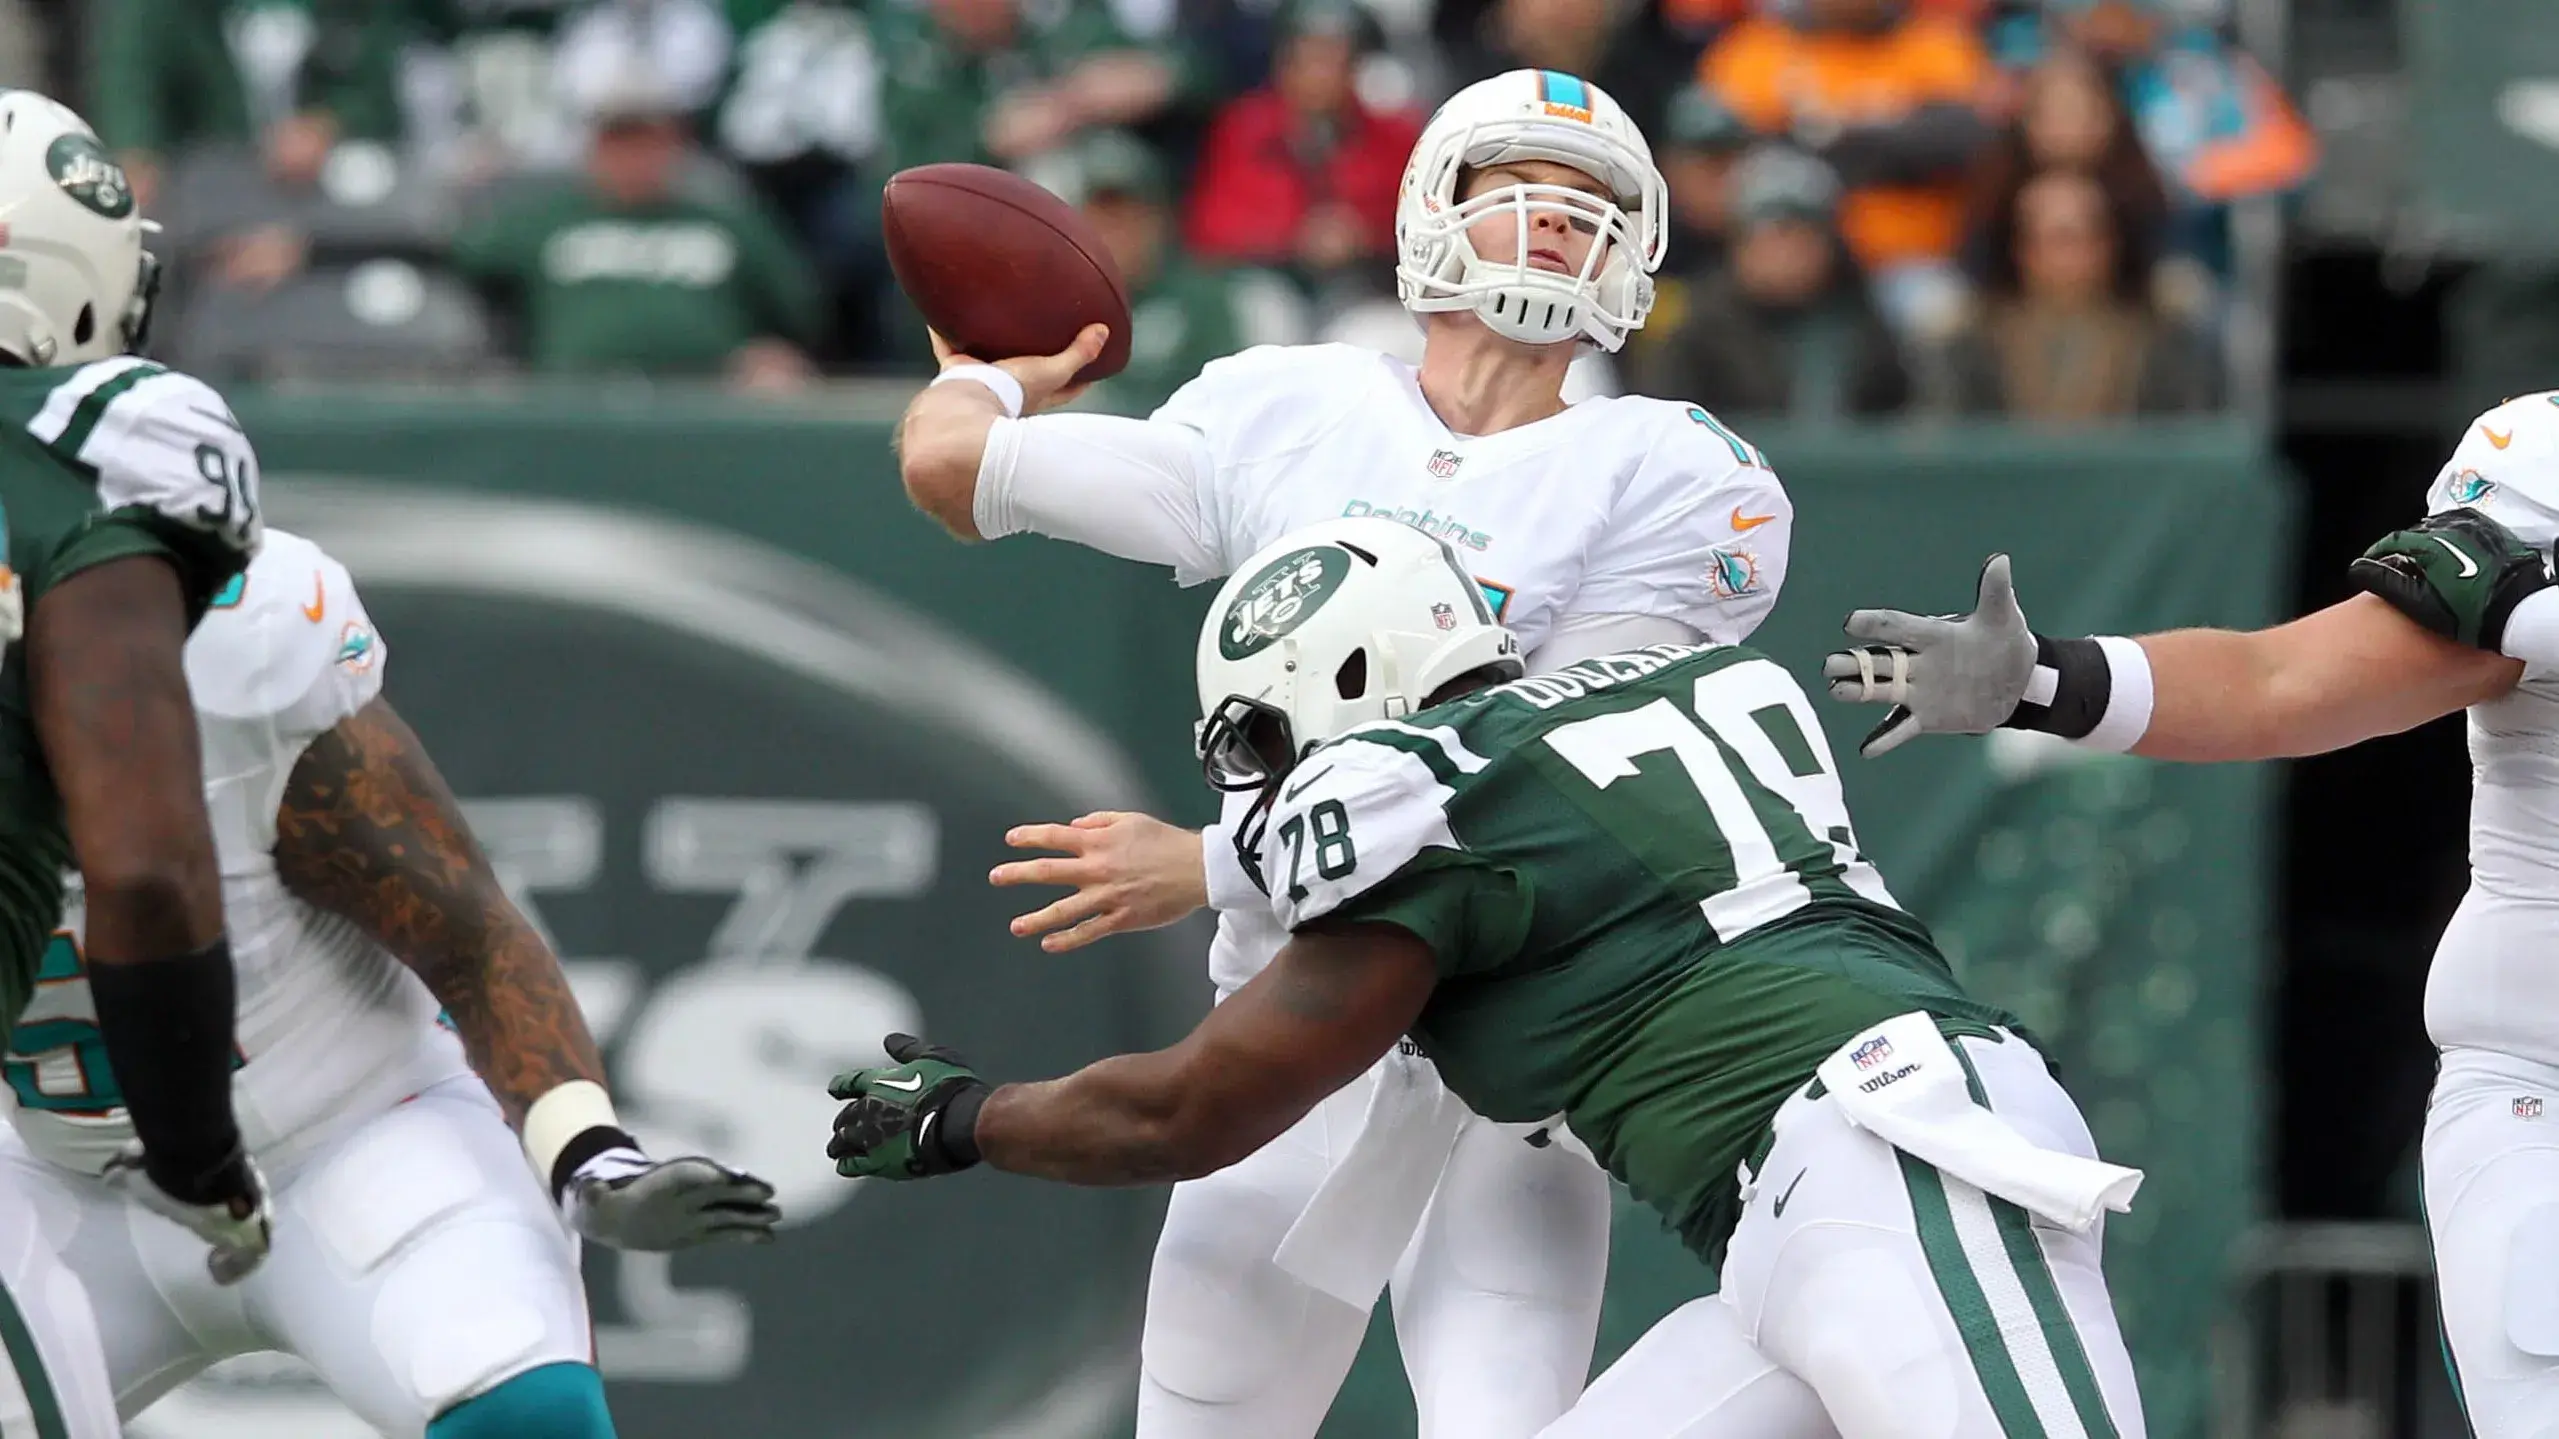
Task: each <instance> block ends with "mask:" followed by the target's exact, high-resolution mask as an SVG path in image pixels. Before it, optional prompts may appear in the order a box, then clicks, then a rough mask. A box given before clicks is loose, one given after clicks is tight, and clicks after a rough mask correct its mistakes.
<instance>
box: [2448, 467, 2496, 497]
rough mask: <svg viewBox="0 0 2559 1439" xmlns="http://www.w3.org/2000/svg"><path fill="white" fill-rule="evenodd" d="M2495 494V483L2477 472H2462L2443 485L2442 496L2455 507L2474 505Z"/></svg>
mask: <svg viewBox="0 0 2559 1439" xmlns="http://www.w3.org/2000/svg"><path fill="white" fill-rule="evenodd" d="M2496 492H2497V482H2496V481H2494V480H2492V479H2489V478H2488V477H2487V476H2486V475H2483V474H2481V473H2479V472H2478V471H2477V470H2463V471H2462V472H2460V473H2459V474H2457V475H2454V476H2453V477H2452V478H2451V479H2450V480H2448V481H2446V482H2445V484H2444V495H2445V497H2446V498H2448V499H2449V500H2450V501H2451V502H2452V503H2454V504H2456V505H2475V504H2477V503H2479V502H2480V501H2481V500H2484V499H2486V498H2488V497H2489V496H2490V495H2493V494H2495V493H2496Z"/></svg>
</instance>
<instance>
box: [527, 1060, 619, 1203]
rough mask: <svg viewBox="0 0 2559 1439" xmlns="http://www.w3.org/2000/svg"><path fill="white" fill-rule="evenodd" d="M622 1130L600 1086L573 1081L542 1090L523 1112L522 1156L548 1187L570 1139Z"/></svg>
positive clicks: (611, 1097)
mask: <svg viewBox="0 0 2559 1439" xmlns="http://www.w3.org/2000/svg"><path fill="white" fill-rule="evenodd" d="M621 1127H622V1121H621V1119H620V1117H619V1116H617V1115H615V1114H614V1112H613V1096H611V1095H609V1094H606V1093H605V1092H604V1086H603V1085H601V1084H598V1083H596V1082H595V1081H594V1080H591V1079H572V1080H570V1081H569V1082H568V1083H566V1084H562V1085H558V1086H555V1087H553V1088H552V1089H549V1090H547V1091H545V1092H544V1093H543V1095H542V1097H541V1098H540V1099H537V1100H535V1101H533V1106H532V1108H530V1109H527V1110H525V1111H524V1154H525V1157H526V1158H528V1159H530V1160H532V1161H533V1172H534V1173H535V1174H536V1175H538V1176H540V1178H541V1180H542V1182H543V1183H544V1184H549V1183H550V1182H551V1169H552V1166H554V1165H556V1164H557V1163H559V1160H560V1151H561V1150H563V1149H565V1148H567V1147H568V1143H569V1141H570V1140H572V1139H575V1138H577V1137H578V1136H579V1135H581V1134H584V1133H586V1132H587V1131H588V1130H590V1129H620V1128H621Z"/></svg>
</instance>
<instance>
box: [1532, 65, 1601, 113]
mask: <svg viewBox="0 0 2559 1439" xmlns="http://www.w3.org/2000/svg"><path fill="white" fill-rule="evenodd" d="M1537 95H1538V98H1539V99H1541V100H1544V101H1546V102H1547V103H1548V104H1552V105H1570V106H1572V107H1573V108H1574V109H1576V110H1587V109H1589V108H1590V87H1589V86H1588V85H1585V84H1583V83H1582V82H1581V77H1579V76H1577V75H1567V74H1565V73H1564V72H1563V71H1561V70H1540V71H1538V72H1537Z"/></svg>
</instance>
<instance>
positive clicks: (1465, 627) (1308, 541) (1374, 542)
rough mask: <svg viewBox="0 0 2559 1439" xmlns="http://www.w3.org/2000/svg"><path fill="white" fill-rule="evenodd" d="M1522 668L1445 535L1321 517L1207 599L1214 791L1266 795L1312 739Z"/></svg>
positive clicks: (1205, 683)
mask: <svg viewBox="0 0 2559 1439" xmlns="http://www.w3.org/2000/svg"><path fill="white" fill-rule="evenodd" d="M1523 668H1524V666H1523V665H1522V663H1521V660H1520V653H1519V640H1518V638H1517V637H1516V636H1514V635H1513V634H1512V633H1511V632H1510V631H1509V630H1506V629H1504V628H1502V627H1501V626H1500V625H1497V624H1495V623H1493V612H1492V610H1491V609H1490V608H1489V607H1488V606H1487V605H1486V604H1485V603H1484V591H1483V588H1482V586H1480V585H1478V584H1476V582H1475V581H1474V580H1473V579H1472V578H1471V577H1469V576H1468V575H1467V573H1466V569H1465V567H1464V566H1463V565H1461V564H1459V563H1458V560H1457V553H1456V552H1455V551H1454V550H1451V549H1450V548H1449V547H1448V543H1447V541H1445V540H1442V539H1439V538H1437V537H1436V536H1432V535H1426V534H1424V533H1422V532H1421V531H1420V530H1417V529H1415V528H1413V527H1412V526H1410V525H1407V524H1404V523H1402V522H1400V521H1397V520H1389V519H1382V518H1377V517H1374V516H1362V517H1360V518H1356V519H1341V520H1326V521H1325V522H1324V523H1322V524H1319V525H1310V526H1308V527H1306V528H1305V529H1302V530H1299V531H1297V532H1296V533H1294V534H1291V535H1289V536H1288V537H1287V538H1285V539H1282V540H1281V541H1280V542H1279V543H1277V544H1274V545H1272V546H1270V547H1269V548H1267V549H1265V550H1263V551H1262V552H1261V553H1259V554H1257V555H1255V556H1253V557H1252V558H1251V559H1249V560H1246V561H1245V562H1244V563H1243V564H1241V565H1239V566H1237V567H1236V570H1235V573H1234V574H1233V575H1232V576H1231V577H1229V578H1228V580H1227V581H1226V587H1225V588H1224V589H1221V590H1219V591H1218V594H1217V602H1216V603H1215V604H1213V605H1211V606H1209V611H1208V623H1207V624H1206V625H1204V626H1203V627H1202V628H1201V630H1200V648H1199V683H1200V710H1201V712H1202V713H1203V714H1204V715H1205V716H1206V718H1205V719H1203V720H1201V721H1200V728H1199V756H1200V764H1201V768H1202V770H1203V772H1204V773H1205V774H1206V776H1207V778H1208V782H1209V783H1210V784H1211V785H1213V786H1215V787H1217V788H1219V789H1229V790H1247V789H1261V788H1264V787H1266V786H1268V785H1269V784H1270V782H1271V781H1273V780H1276V779H1278V778H1279V777H1281V776H1282V775H1285V774H1287V773H1288V771H1289V768H1290V767H1291V766H1293V765H1295V764H1296V763H1297V759H1298V756H1300V755H1302V754H1304V753H1305V752H1306V749H1307V747H1308V746H1309V745H1313V744H1316V743H1319V742H1321V741H1323V740H1328V739H1331V738H1332V737H1333V736H1335V735H1337V734H1340V733H1341V732H1342V731H1344V730H1347V729H1349V728H1351V727H1352V726H1354V725H1359V724H1365V723H1367V722H1369V721H1370V720H1381V719H1393V718H1396V717H1399V716H1402V715H1407V714H1411V713H1412V712H1413V711H1415V710H1418V709H1421V708H1423V707H1424V706H1425V705H1426V704H1427V703H1428V702H1429V700H1430V697H1431V696H1432V695H1433V694H1435V693H1437V692H1438V691H1439V690H1440V689H1441V688H1442V687H1444V686H1445V685H1447V684H1448V683H1449V682H1450V681H1451V680H1454V679H1456V678H1458V677H1459V676H1461V675H1465V674H1470V673H1472V672H1474V671H1476V670H1491V671H1493V672H1495V673H1496V674H1498V675H1499V676H1500V677H1501V678H1502V679H1505V680H1510V679H1517V678H1519V676H1520V674H1521V672H1522V670H1523Z"/></svg>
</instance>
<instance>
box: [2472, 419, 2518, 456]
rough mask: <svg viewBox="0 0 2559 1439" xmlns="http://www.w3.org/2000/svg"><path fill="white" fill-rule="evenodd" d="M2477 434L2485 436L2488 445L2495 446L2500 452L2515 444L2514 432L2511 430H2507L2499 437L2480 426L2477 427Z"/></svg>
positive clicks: (2493, 431) (2490, 430) (2484, 426)
mask: <svg viewBox="0 0 2559 1439" xmlns="http://www.w3.org/2000/svg"><path fill="white" fill-rule="evenodd" d="M2479 433H2481V434H2483V435H2486V436H2487V437H2488V443H2489V444H2492V445H2495V446H2496V447H2497V448H2498V449H2501V450H2502V449H2504V448H2505V447H2506V446H2508V445H2511V444H2513V443H2514V442H2515V432H2514V431H2512V430H2508V431H2506V432H2505V433H2504V434H2502V435H2501V434H2498V433H2497V432H2496V431H2495V430H2492V429H2489V428H2488V427H2487V426H2486V425H2481V426H2480V427H2479Z"/></svg>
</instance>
